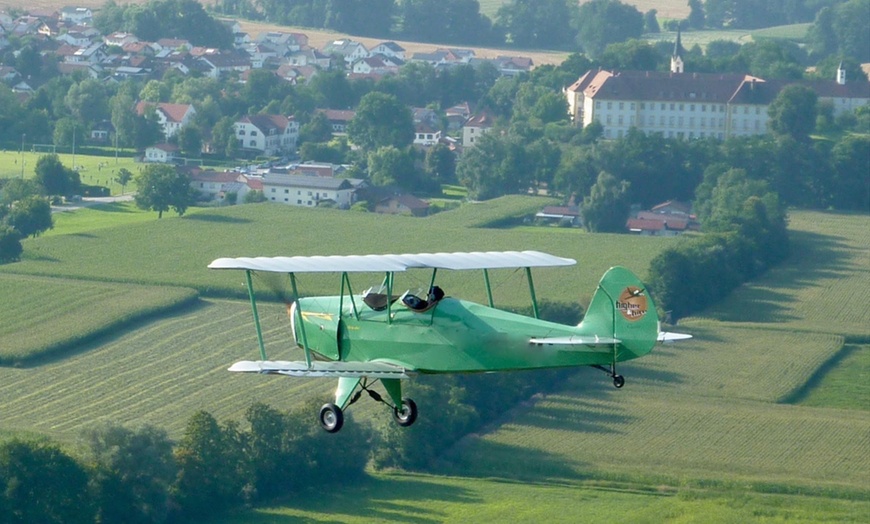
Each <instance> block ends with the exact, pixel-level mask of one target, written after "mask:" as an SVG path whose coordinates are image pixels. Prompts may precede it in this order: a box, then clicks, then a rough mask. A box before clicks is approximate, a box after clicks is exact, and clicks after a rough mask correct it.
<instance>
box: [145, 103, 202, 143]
mask: <svg viewBox="0 0 870 524" xmlns="http://www.w3.org/2000/svg"><path fill="white" fill-rule="evenodd" d="M149 107H153V108H154V111H155V113H156V114H157V122H158V123H159V124H160V126H161V128H162V129H163V135H164V136H165V137H166V138H167V139H168V138H169V137H171V136H173V135H175V134H176V133H178V131H179V130H181V128H182V127H184V126H186V125H187V124H189V123H190V121H191V120H192V119H193V116H194V115H195V114H196V109H194V107H193V106H192V105H190V104H168V103H164V102H160V103H157V104H155V103H152V102H139V103H137V104H136V114H137V115H139V116H142V115H144V114H145V112H146V111H147V110H148V108H149Z"/></svg>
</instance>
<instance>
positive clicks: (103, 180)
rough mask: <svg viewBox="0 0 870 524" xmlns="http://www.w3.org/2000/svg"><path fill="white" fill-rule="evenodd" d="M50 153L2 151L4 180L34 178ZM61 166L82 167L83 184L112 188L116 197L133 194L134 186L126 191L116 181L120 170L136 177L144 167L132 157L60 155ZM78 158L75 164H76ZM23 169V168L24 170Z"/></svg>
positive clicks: (0, 175) (0, 170) (0, 161)
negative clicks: (40, 163) (125, 193)
mask: <svg viewBox="0 0 870 524" xmlns="http://www.w3.org/2000/svg"><path fill="white" fill-rule="evenodd" d="M46 154H49V153H48V152H31V151H30V150H27V151H25V152H23V153H22V152H20V151H17V150H16V151H12V150H2V151H0V178H18V177H21V176H22V175H23V177H24V178H32V177H33V176H34V169H35V168H36V163H37V162H38V161H39V157H41V156H44V155H46ZM57 156H58V157H59V158H60V161H61V163H63V165H64V166H66V167H72V166H74V165H75V166H78V169H77V171H78V172H79V176H80V177H81V180H82V184H87V185H92V186H105V187H108V188H109V190H110V191H111V192H112V194H113V195H117V194H121V193H122V192H124V191H125V190H126V191H127V192H130V191H132V189H133V188H132V186H131V185H130V184H128V185H127V187H126V188H124V187H122V186H121V185H120V184H118V183H117V182H115V177H116V176H117V173H118V171H119V170H120V169H122V168H124V169H127V170H128V171H130V172H131V173H133V174H134V175H135V174H136V173H138V172H139V170H140V169H141V167H142V164H141V163H139V162H135V161H134V160H133V158H131V157H129V156H120V157H118V158H115V157H107V156H94V155H80V154H77V155H75V156H73V155H72V154H71V153H58V154H57ZM73 159H75V163H73ZM22 167H23V169H22Z"/></svg>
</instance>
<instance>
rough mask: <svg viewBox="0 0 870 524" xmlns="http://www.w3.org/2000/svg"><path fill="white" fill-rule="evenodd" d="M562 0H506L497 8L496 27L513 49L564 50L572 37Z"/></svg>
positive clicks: (569, 14)
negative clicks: (507, 0)
mask: <svg viewBox="0 0 870 524" xmlns="http://www.w3.org/2000/svg"><path fill="white" fill-rule="evenodd" d="M570 20H571V8H569V7H568V2H566V1H565V0H510V1H509V2H507V3H505V4H503V5H502V6H501V7H499V9H498V14H497V16H496V28H497V29H498V30H499V31H501V32H503V33H504V34H505V35H506V37H507V38H508V42H509V43H510V44H512V45H514V46H517V47H524V48H543V49H566V48H569V47H571V44H572V40H573V36H572V31H571V26H570Z"/></svg>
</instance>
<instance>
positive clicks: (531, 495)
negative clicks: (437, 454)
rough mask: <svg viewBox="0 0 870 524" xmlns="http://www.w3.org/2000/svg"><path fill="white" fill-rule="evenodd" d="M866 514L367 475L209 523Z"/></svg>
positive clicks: (683, 494)
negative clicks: (352, 484) (346, 485)
mask: <svg viewBox="0 0 870 524" xmlns="http://www.w3.org/2000/svg"><path fill="white" fill-rule="evenodd" d="M868 511H870V507H868V504H866V503H862V502H855V501H846V500H832V499H829V498H822V497H814V496H802V497H794V496H788V495H770V494H757V493H751V492H729V493H722V492H719V491H712V490H685V489H684V490H681V491H679V492H676V491H673V490H669V489H662V490H656V489H650V490H635V489H620V488H612V487H606V488H605V487H594V486H584V485H577V484H565V483H558V482H516V481H509V480H502V479H479V478H475V479H470V478H465V477H450V476H442V477H434V476H430V475H413V474H405V473H389V474H375V475H374V476H373V478H372V480H371V481H370V482H366V483H365V484H364V485H362V486H355V487H351V488H348V489H342V490H336V491H332V492H330V493H328V494H327V493H308V494H305V495H304V496H302V497H300V498H299V499H297V500H294V501H293V503H292V507H290V506H276V507H269V508H263V509H260V510H257V511H255V512H245V513H242V514H237V515H230V516H226V517H223V518H220V519H215V520H211V521H209V523H210V524H243V523H244V524H266V523H269V524H294V523H298V522H307V523H324V524H325V523H335V522H343V523H348V524H361V523H372V522H380V523H390V522H392V523H399V522H401V523H405V522H416V523H421V524H425V523H433V524H434V523H442V522H443V523H467V522H590V523H596V522H602V523H603V522H613V521H614V520H618V521H622V522H632V523H639V524H643V523H649V524H657V523H660V522H698V523H705V524H707V523H741V524H743V523H747V522H766V523H777V522H792V523H819V522H861V521H863V520H864V517H865V516H866V515H867V512H868Z"/></svg>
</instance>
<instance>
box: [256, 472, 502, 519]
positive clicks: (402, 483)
mask: <svg viewBox="0 0 870 524" xmlns="http://www.w3.org/2000/svg"><path fill="white" fill-rule="evenodd" d="M361 495H362V496H361ZM433 502H435V504H433ZM439 502H441V503H451V504H457V503H459V504H483V503H484V502H485V501H484V500H482V499H481V498H479V497H477V496H474V495H473V494H472V492H471V491H469V490H467V489H465V488H462V487H458V486H455V485H450V484H447V483H444V482H435V481H433V482H428V481H426V480H425V479H418V478H414V477H406V476H403V475H396V476H391V477H390V478H389V479H382V478H376V477H375V478H368V479H366V480H365V481H364V482H362V483H361V484H360V487H358V488H354V489H352V490H351V491H350V492H349V493H344V492H343V491H341V490H339V491H333V492H331V493H330V494H329V495H328V496H325V497H321V496H315V497H302V498H299V499H296V500H294V501H293V507H294V508H295V509H298V510H301V511H311V512H316V513H318V519H317V522H346V521H347V520H346V519H345V518H342V515H347V516H349V517H353V518H354V519H356V520H362V521H378V522H415V523H419V524H429V523H432V524H434V523H439V522H443V521H444V519H445V517H446V516H447V514H446V513H445V512H443V511H439V510H436V509H433V508H434V507H437V506H438V504H437V503H439ZM325 515H334V516H335V519H334V520H330V519H328V518H327V519H322V518H321V517H322V516H325ZM245 521H246V522H270V523H288V524H289V523H291V522H293V523H296V522H305V521H306V520H305V518H304V517H301V518H300V517H299V516H297V515H294V516H291V515H286V516H282V515H273V514H270V515H268V518H263V519H262V520H260V519H257V518H254V519H246V520H245Z"/></svg>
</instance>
